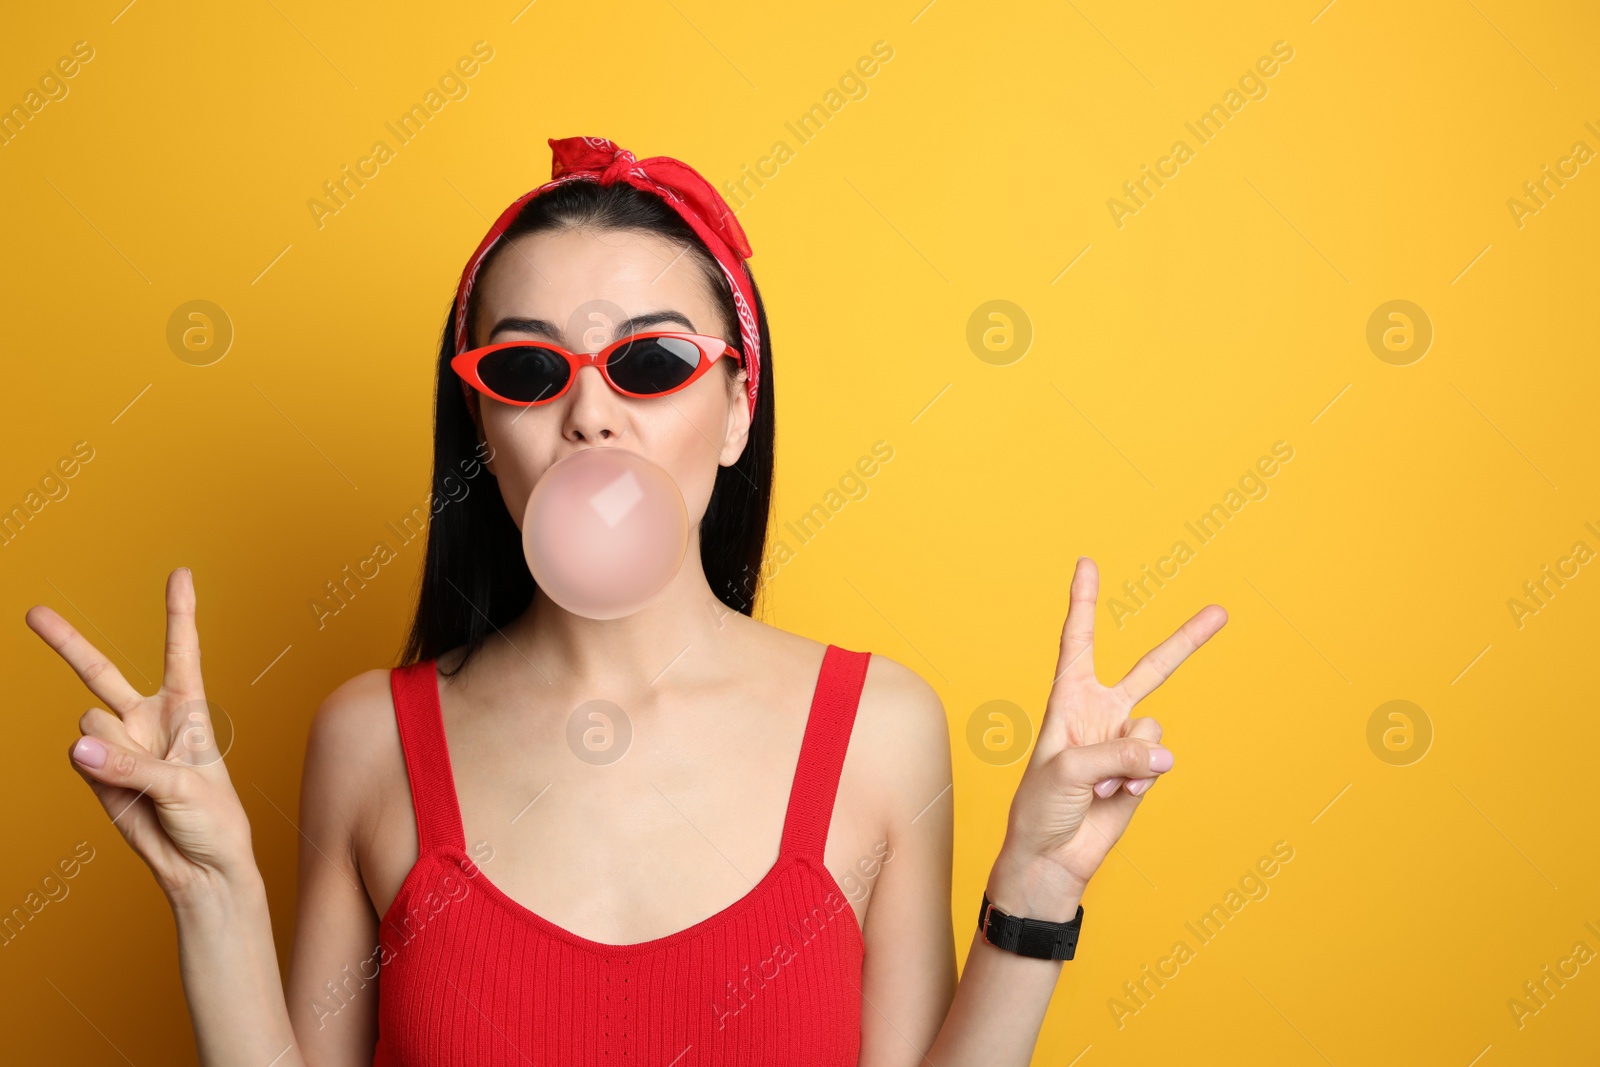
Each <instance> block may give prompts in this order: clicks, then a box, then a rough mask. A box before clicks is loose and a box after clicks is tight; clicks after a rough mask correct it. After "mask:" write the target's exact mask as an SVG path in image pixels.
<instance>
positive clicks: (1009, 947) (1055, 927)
mask: <svg viewBox="0 0 1600 1067" xmlns="http://www.w3.org/2000/svg"><path fill="white" fill-rule="evenodd" d="M1082 927H1083V905H1082V904H1079V905H1078V913H1077V914H1076V915H1074V916H1073V917H1072V919H1071V920H1070V921H1068V922H1047V921H1045V920H1044V919H1027V918H1022V917H1020V916H1016V915H1007V914H1006V913H1005V912H1003V911H1001V910H1000V909H999V908H996V907H995V906H994V905H993V904H991V903H990V902H989V894H988V893H984V895H983V906H982V907H981V908H980V909H979V911H978V929H979V930H981V931H982V932H983V939H984V940H985V941H987V942H989V944H991V945H994V946H996V947H998V948H1003V949H1005V950H1006V951H1007V952H1015V953H1016V954H1017V955H1019V956H1030V957H1032V958H1034V959H1041V960H1070V959H1072V957H1073V955H1074V954H1075V953H1076V952H1077V949H1078V932H1079V931H1080V930H1081V929H1082Z"/></svg>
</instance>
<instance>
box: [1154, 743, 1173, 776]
mask: <svg viewBox="0 0 1600 1067" xmlns="http://www.w3.org/2000/svg"><path fill="white" fill-rule="evenodd" d="M1150 769H1151V770H1152V771H1170V770H1172V752H1171V751H1170V750H1168V749H1165V748H1162V747H1161V746H1160V745H1156V746H1155V747H1154V748H1152V749H1151V750H1150Z"/></svg>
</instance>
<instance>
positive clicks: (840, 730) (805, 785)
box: [779, 644, 872, 863]
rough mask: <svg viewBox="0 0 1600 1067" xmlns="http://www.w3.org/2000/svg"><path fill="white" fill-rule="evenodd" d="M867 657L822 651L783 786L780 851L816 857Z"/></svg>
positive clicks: (825, 834)
mask: <svg viewBox="0 0 1600 1067" xmlns="http://www.w3.org/2000/svg"><path fill="white" fill-rule="evenodd" d="M871 658H872V653H870V652H851V651H849V650H847V649H843V648H840V647H839V646H838V645H832V644H830V645H829V646H828V647H827V649H826V651H824V652H823V654H822V671H821V673H820V674H818V676H817V688H816V691H815V692H814V693H813V694H812V697H811V711H810V714H809V715H808V716H807V718H806V729H805V736H804V737H803V738H802V739H801V742H800V760H799V762H798V763H797V764H796V765H795V769H794V785H793V786H792V787H791V789H790V790H789V807H788V811H787V812H786V813H785V815H784V820H783V843H782V844H781V845H780V846H779V852H780V853H781V854H783V855H789V854H795V855H800V856H806V857H809V858H811V859H814V860H816V861H817V862H818V863H821V862H822V853H823V849H824V847H825V846H826V845H827V843H828V826H829V824H830V823H831V822H832V821H833V802H834V798H835V797H836V796H837V795H838V791H839V772H840V771H841V770H842V769H843V768H844V756H845V752H846V751H847V750H848V749H849V747H850V731H851V729H852V727H854V726H855V720H856V706H857V704H858V703H859V702H860V700H861V687H862V684H863V683H864V682H865V681H866V677H867V662H868V660H870V659H871Z"/></svg>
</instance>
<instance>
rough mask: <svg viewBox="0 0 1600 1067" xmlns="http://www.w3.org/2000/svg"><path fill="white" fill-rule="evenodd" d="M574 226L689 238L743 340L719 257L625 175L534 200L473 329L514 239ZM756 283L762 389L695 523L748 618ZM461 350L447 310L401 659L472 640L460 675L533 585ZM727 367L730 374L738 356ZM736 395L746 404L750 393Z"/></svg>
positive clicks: (759, 415) (767, 343)
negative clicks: (476, 418) (412, 612)
mask: <svg viewBox="0 0 1600 1067" xmlns="http://www.w3.org/2000/svg"><path fill="white" fill-rule="evenodd" d="M572 226H588V227H595V228H603V229H615V230H631V231H635V232H643V233H651V234H658V235H660V236H662V237H666V238H667V239H669V240H672V241H674V242H676V243H678V244H683V245H687V246H688V248H689V252H688V255H689V256H690V257H691V258H692V259H693V260H694V261H695V262H696V264H697V265H698V266H699V268H700V270H701V271H702V273H703V274H704V275H705V278H706V281H707V283H708V284H709V285H710V286H711V287H712V290H713V291H714V292H715V293H716V294H717V302H718V306H719V309H720V310H721V312H722V316H723V329H724V331H725V332H724V334H723V336H725V337H727V338H729V339H732V340H734V343H735V347H739V345H738V341H737V338H738V336H739V334H738V330H737V323H738V318H737V317H736V312H735V309H734V302H733V294H732V292H731V290H730V288H729V286H728V281H727V278H725V277H724V276H723V274H722V271H721V269H720V268H719V267H718V266H717V264H716V260H715V259H714V258H712V256H711V254H710V253H709V252H708V251H707V250H706V248H705V245H704V244H702V243H701V241H700V239H699V237H698V236H697V235H696V234H695V232H694V230H693V229H691V228H690V226H689V224H688V223H686V222H684V221H683V219H682V218H681V217H679V215H678V214H677V212H675V211H673V209H672V208H671V207H669V206H668V205H667V203H666V202H665V201H663V200H662V199H661V198H660V197H658V196H655V195H654V194H652V193H647V192H644V191H642V190H639V189H636V188H634V187H633V186H631V185H628V184H626V183H625V182H616V183H614V184H611V185H600V184H599V183H598V182H590V181H575V182H568V183H567V184H565V185H561V186H557V187H556V188H554V189H552V190H550V191H549V192H547V193H544V194H543V195H541V196H538V197H535V198H534V199H533V200H531V201H529V202H528V205H527V206H526V207H525V208H523V210H522V213H521V214H520V215H518V216H517V218H516V220H515V221H514V222H513V223H512V224H511V226H510V227H508V228H507V230H506V232H505V234H504V236H503V237H502V238H501V239H500V241H499V242H497V243H496V245H495V246H494V248H493V249H492V250H491V251H490V253H489V255H488V256H487V257H486V258H485V260H484V262H483V264H482V265H481V266H480V267H479V270H478V284H476V285H474V287H473V291H472V295H471V296H470V297H469V298H468V308H467V323H468V325H467V333H468V335H469V336H470V335H471V333H472V323H473V321H474V313H475V311H476V304H477V302H478V294H480V293H481V292H482V291H483V284H482V280H483V278H484V277H485V276H486V275H487V274H488V272H489V270H490V268H491V267H492V266H493V265H494V261H495V260H496V259H497V258H498V256H499V254H500V253H501V252H503V251H504V250H505V248H506V246H507V244H509V243H510V242H511V241H512V240H514V239H515V238H517V237H521V236H525V235H527V234H530V233H538V232H541V231H546V230H560V229H565V228H568V227H572ZM751 288H752V289H753V290H754V291H755V305H756V308H755V310H756V321H757V323H758V325H759V328H760V331H761V387H760V390H759V392H758V395H757V399H756V410H755V415H754V417H753V419H752V421H751V425H750V436H749V439H748V440H747V441H746V443H745V449H744V452H743V454H741V455H740V456H739V461H738V462H737V463H735V464H734V465H733V466H731V467H719V468H718V469H717V479H716V483H715V485H714V487H713V489H712V492H711V500H710V502H709V503H708V504H707V506H706V512H705V516H704V517H703V518H702V519H701V522H700V561H701V565H702V567H703V568H704V569H705V574H706V578H707V580H708V581H709V582H710V584H711V590H712V592H713V593H714V594H716V596H717V598H718V600H720V601H721V602H722V603H723V604H725V605H727V606H728V607H729V608H730V609H732V610H734V611H737V612H740V613H742V614H744V615H749V614H751V613H752V611H753V609H754V606H755V601H756V594H757V592H758V591H759V587H760V582H761V559H762V550H763V548H764V546H765V544H766V538H767V519H768V515H769V512H770V509H771V503H772V468H773V392H772V379H773V375H772V339H771V336H770V334H769V333H768V331H767V312H766V307H765V305H764V304H763V302H762V300H761V292H760V290H759V289H757V288H756V287H755V279H754V275H752V276H751ZM452 304H453V301H452ZM452 311H453V307H452ZM455 352H456V336H455V316H454V315H453V314H447V315H446V316H445V326H444V333H443V336H442V338H441V340H440V343H439V363H438V369H437V374H436V376H435V385H434V423H433V495H434V499H433V511H434V514H433V518H432V520H431V521H430V522H429V524H428V543H427V553H426V558H425V561H424V563H423V570H422V580H421V583H420V588H419V589H418V593H417V611H416V616H415V618H414V619H413V621H412V624H411V632H410V634H409V635H408V636H407V638H406V644H405V650H404V652H403V653H402V656H401V663H402V665H405V664H412V663H419V662H422V661H424V660H429V659H436V658H438V657H439V656H440V655H441V654H442V653H444V652H446V651H448V650H450V649H453V648H457V647H459V646H465V652H466V654H465V655H464V656H463V657H462V659H461V662H460V663H459V664H457V665H456V666H455V668H454V670H451V671H448V672H445V673H447V674H455V673H456V672H459V671H460V670H461V668H463V667H465V666H466V664H467V662H468V660H470V659H471V657H472V655H473V654H474V653H475V652H476V651H477V650H478V649H479V648H480V647H481V646H482V644H483V642H484V640H485V639H486V638H487V637H488V636H489V635H490V634H491V633H492V632H493V631H495V630H497V629H499V628H501V627H503V626H505V625H506V624H507V623H509V622H510V621H511V620H513V619H515V618H516V617H517V616H518V615H520V614H522V612H524V611H525V610H527V607H528V605H529V604H530V603H531V602H532V600H533V593H534V588H535V586H534V580H533V575H531V574H530V573H529V572H528V564H527V561H526V560H525V559H524V557H523V554H522V535H521V532H520V531H519V530H518V529H517V524H516V522H515V521H514V520H513V519H512V517H511V512H510V510H509V509H508V508H507V507H506V504H505V501H504V500H503V499H502V498H501V496H500V493H499V488H498V486H497V485H496V484H495V482H494V478H493V476H492V475H490V474H489V473H488V471H487V470H484V469H482V468H481V466H480V465H479V462H478V461H479V460H480V459H481V458H482V453H480V452H479V449H478V436H477V429H476V427H475V426H474V424H473V421H472V415H471V413H470V412H469V411H468V409H467V404H466V400H465V399H464V398H463V397H462V395H461V379H460V378H458V377H457V376H456V373H455V371H453V370H451V369H450V359H451V357H453V356H454V355H455ZM726 364H727V366H728V367H729V373H730V374H731V373H734V367H733V363H732V361H731V360H729V361H726ZM739 396H740V399H741V401H742V400H743V393H742V392H741V393H740V394H739ZM462 486H465V487H466V492H465V493H464V494H461V487H462Z"/></svg>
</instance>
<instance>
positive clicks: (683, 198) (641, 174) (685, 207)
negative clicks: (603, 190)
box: [455, 137, 761, 418]
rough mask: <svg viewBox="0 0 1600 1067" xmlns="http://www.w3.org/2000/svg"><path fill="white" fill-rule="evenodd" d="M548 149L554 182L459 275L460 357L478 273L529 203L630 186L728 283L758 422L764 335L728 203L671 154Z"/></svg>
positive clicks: (498, 229) (558, 143) (581, 143)
mask: <svg viewBox="0 0 1600 1067" xmlns="http://www.w3.org/2000/svg"><path fill="white" fill-rule="evenodd" d="M549 143H550V151H551V164H550V180H549V181H547V182H545V183H544V184H543V185H541V186H539V187H538V188H536V189H534V190H532V191H531V192H528V193H526V194H524V195H523V196H521V197H519V198H518V199H517V201H516V202H515V203H513V204H512V205H511V206H510V207H508V208H506V209H505V210H504V211H502V212H501V213H500V217H499V218H497V219H495V221H494V225H493V226H491V227H490V228H489V232H488V234H487V235H486V236H485V237H484V239H483V241H482V242H481V243H480V244H479V245H478V250H477V251H476V252H474V253H473V254H472V258H471V259H470V260H468V261H467V267H466V269H465V270H464V271H462V272H461V284H460V286H459V287H458V288H457V289H456V307H455V312H456V315H455V323H456V354H457V355H460V354H461V353H462V352H465V351H466V350H467V347H468V337H467V297H468V296H469V295H470V294H471V293H472V284H473V282H474V281H475V280H476V279H477V275H478V267H479V265H481V264H482V263H483V259H484V257H485V256H486V255H488V253H489V249H491V248H493V247H494V245H495V242H496V241H498V240H499V239H500V235H501V234H503V233H505V231H506V228H507V227H509V226H510V225H511V224H512V222H514V221H515V220H516V217H517V215H518V214H519V213H520V212H521V211H522V208H523V205H525V204H527V202H528V201H530V200H532V199H533V198H534V197H536V196H538V195H540V194H541V193H545V192H548V191H549V190H551V189H554V188H555V187H556V186H558V185H565V184H566V183H567V182H570V181H598V182H599V183H600V184H601V185H611V184H612V183H613V182H619V181H620V182H626V183H627V184H629V185H631V186H633V187H634V188H636V189H643V190H644V191H645V192H649V193H654V194H656V195H657V196H659V197H661V199H663V200H665V201H666V202H667V204H668V205H669V206H670V207H671V208H672V209H673V210H674V211H676V212H677V213H678V214H679V215H680V216H682V217H683V220H684V221H685V222H687V223H688V224H689V225H690V227H692V228H693V229H694V232H695V233H696V234H697V235H698V236H699V238H700V240H701V241H702V242H704V244H705V246H706V248H707V249H708V250H709V251H710V252H711V255H712V256H713V257H714V258H715V259H716V261H717V265H718V266H720V267H721V268H722V273H723V275H724V276H725V277H726V278H727V279H728V285H729V287H730V288H731V289H732V290H733V304H734V307H735V309H736V310H737V311H738V314H739V340H740V344H739V349H740V351H741V352H742V353H743V355H744V367H745V373H746V375H747V378H746V381H745V387H746V390H747V391H748V393H749V397H750V414H751V417H752V418H753V417H754V416H755V411H756V392H757V387H758V386H759V385H760V384H761V332H760V330H759V328H758V327H757V324H756V311H755V308H756V300H755V291H754V289H753V288H752V287H751V284H750V276H749V274H747V273H746V271H745V268H744V261H745V260H746V259H748V258H750V255H751V252H750V242H749V240H748V239H747V238H746V237H745V235H744V230H743V229H742V228H741V227H740V226H739V220H738V219H737V218H735V217H734V214H733V212H732V211H729V210H728V205H727V203H726V202H725V201H724V200H723V199H722V197H721V196H720V195H719V194H718V193H717V191H716V190H715V189H714V188H712V186H711V183H710V182H708V181H706V180H705V179H704V178H702V177H701V176H700V174H699V173H698V172H696V171H695V169H694V168H693V167H691V166H689V165H688V164H687V163H684V162H681V161H679V160H676V159H673V158H672V157H671V156H651V157H650V158H649V159H636V158H634V155H633V153H632V152H630V151H628V150H627V149H626V148H618V147H617V146H616V145H615V144H613V143H612V142H610V141H608V140H606V139H605V138H604V137H561V138H555V137H552V138H550V139H549Z"/></svg>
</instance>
